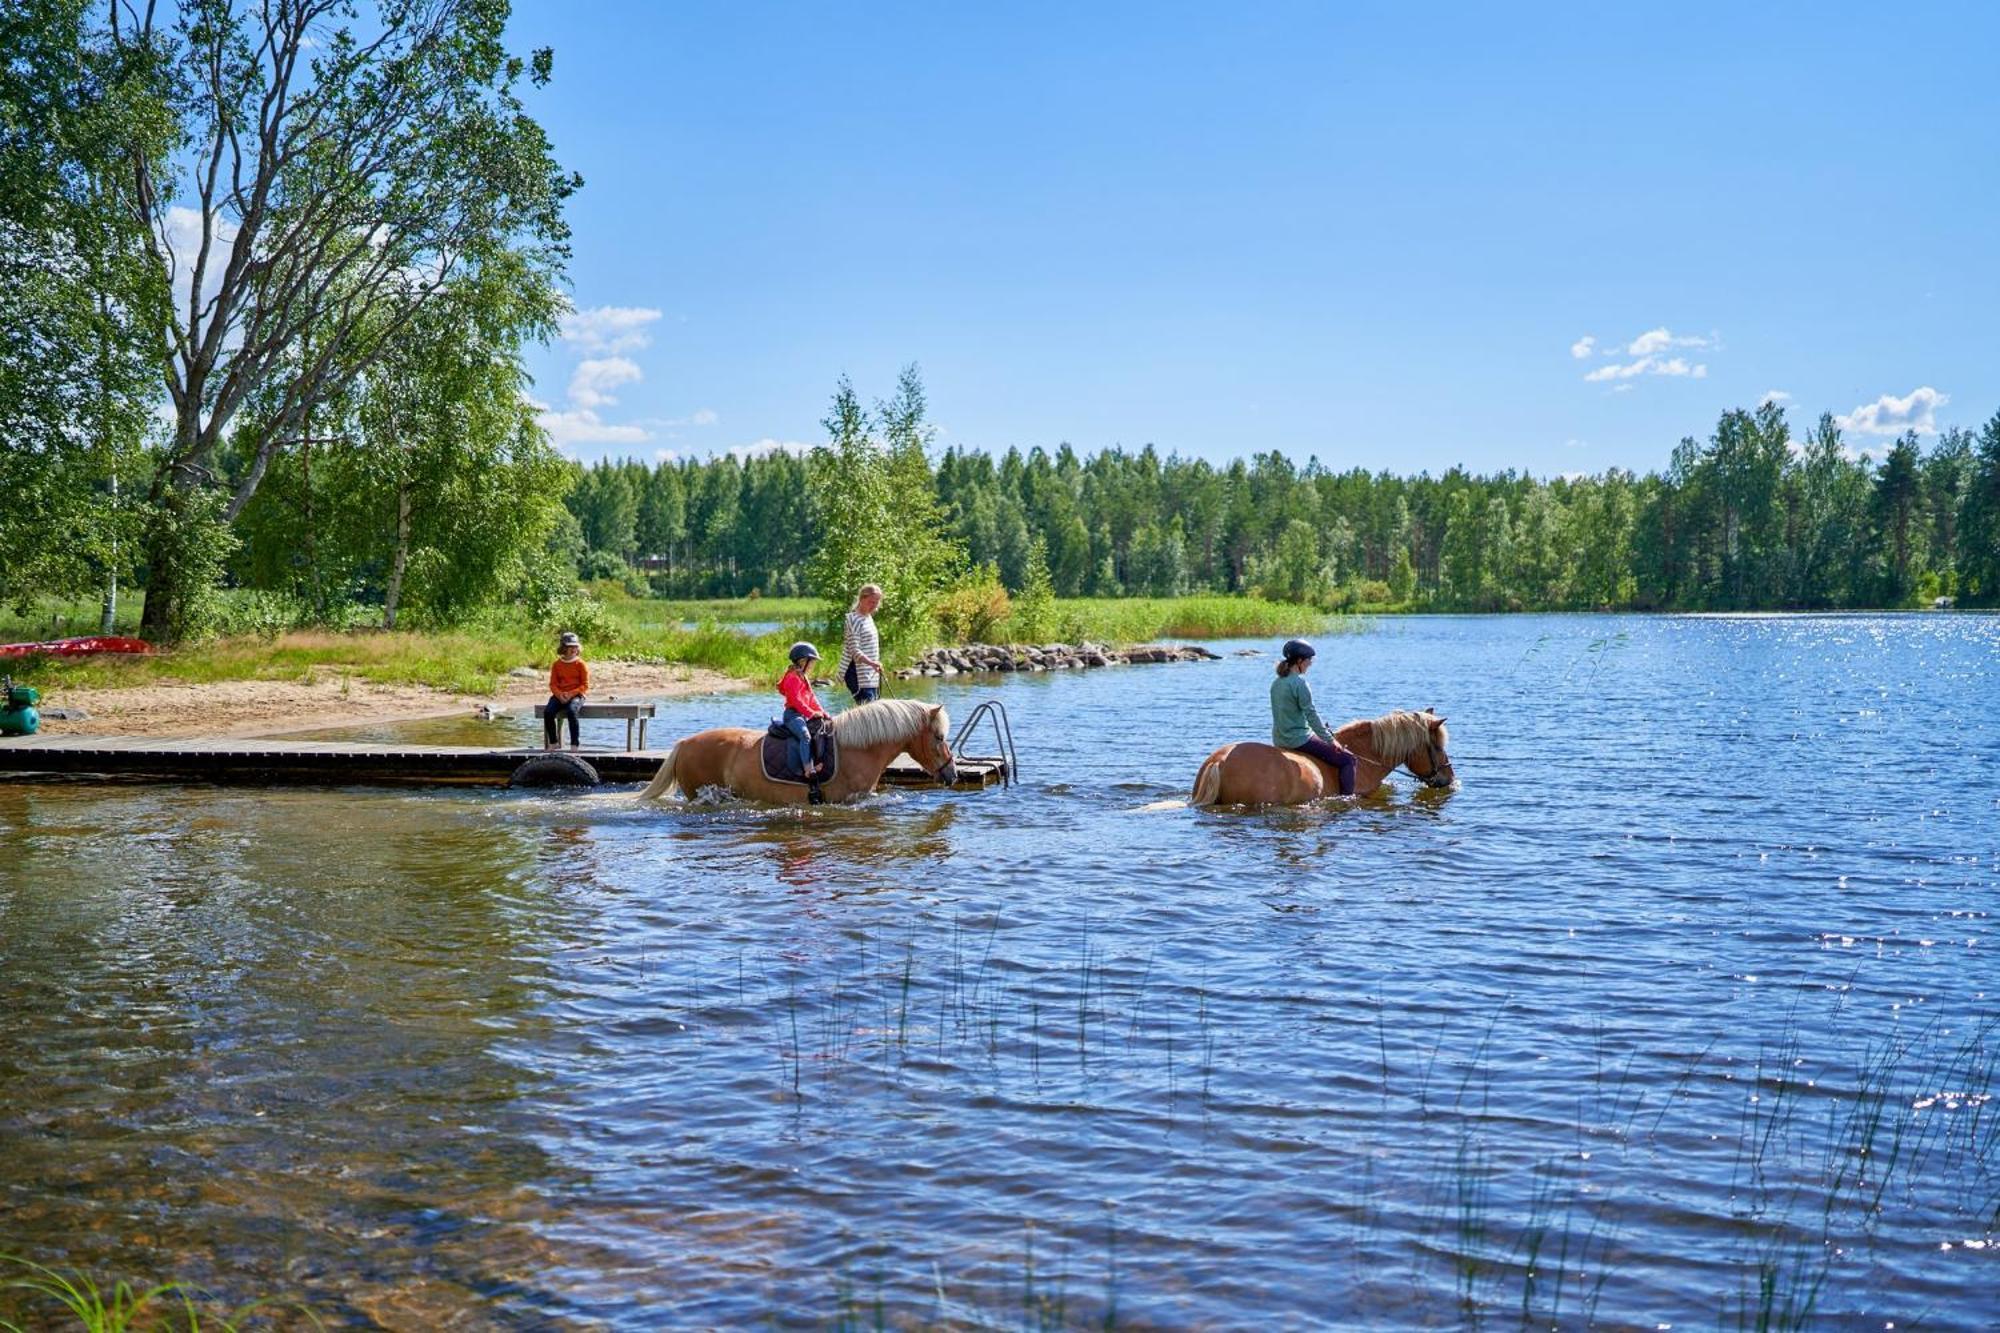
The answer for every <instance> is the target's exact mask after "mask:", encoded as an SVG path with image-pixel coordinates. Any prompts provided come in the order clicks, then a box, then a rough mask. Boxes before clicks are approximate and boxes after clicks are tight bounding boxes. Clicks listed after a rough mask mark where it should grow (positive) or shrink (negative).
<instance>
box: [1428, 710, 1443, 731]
mask: <svg viewBox="0 0 2000 1333" xmlns="http://www.w3.org/2000/svg"><path fill="white" fill-rule="evenodd" d="M1424 711H1425V712H1430V710H1429V709H1425V710H1424ZM1430 716H1431V725H1432V726H1434V727H1441V726H1443V725H1444V723H1445V720H1444V719H1443V718H1441V717H1439V716H1438V715H1437V714H1436V713H1431V715H1430Z"/></svg>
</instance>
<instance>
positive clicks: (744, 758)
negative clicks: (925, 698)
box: [640, 699, 958, 805]
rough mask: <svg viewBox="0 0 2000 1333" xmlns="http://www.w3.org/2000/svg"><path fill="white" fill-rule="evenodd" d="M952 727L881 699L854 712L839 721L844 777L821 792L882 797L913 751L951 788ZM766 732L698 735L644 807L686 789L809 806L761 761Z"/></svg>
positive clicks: (660, 777)
mask: <svg viewBox="0 0 2000 1333" xmlns="http://www.w3.org/2000/svg"><path fill="white" fill-rule="evenodd" d="M950 728H951V719H950V718H949V717H947V716H946V715H945V711H944V709H943V708H941V707H933V706H932V705H930V704H921V703H918V702H917V701H916V700H914V699H877V700H876V701H875V702H873V703H866V704H862V705H861V706H860V707H859V708H850V709H848V710H847V711H846V712H844V713H841V714H839V715H838V716H836V717H835V718H834V719H833V735H834V739H835V741H836V742H837V743H838V744H839V746H840V763H839V771H838V772H836V773H835V774H834V776H833V777H831V778H829V779H828V780H827V781H825V782H823V783H821V784H820V790H821V791H822V792H824V793H825V795H826V799H827V800H828V801H850V800H853V799H854V798H856V797H858V796H866V795H867V794H868V793H869V792H871V791H874V790H875V783H876V781H877V780H878V779H880V778H881V776H882V770H883V769H885V768H887V767H888V766H889V761H890V760H892V759H894V758H895V757H896V756H897V755H899V754H901V753H903V752H904V751H905V750H907V751H909V754H910V758H912V759H914V760H916V761H917V763H918V764H920V765H922V766H923V770H924V772H926V773H929V774H930V775H932V776H933V777H935V778H936V779H937V780H938V781H939V782H942V783H943V784H944V785H945V786H947V787H949V786H951V785H952V784H953V783H955V782H957V781H958V767H957V765H955V764H954V763H953V762H952V758H951V742H950V741H949V740H947V739H946V737H948V736H949V735H950V734H951V731H950ZM763 748H764V729H763V728H762V727H759V728H757V729H756V730H755V731H752V730H751V729H750V728H748V727H715V728H712V729H710V730H708V731H697V732H696V733H695V734H694V735H692V736H688V737H685V738H683V739H682V740H680V741H679V742H677V743H676V744H675V745H674V747H673V748H672V749H671V750H668V751H667V757H666V758H665V759H664V760H662V761H661V762H660V771H659V773H658V774H657V775H656V776H655V777H654V778H653V781H652V783H651V785H649V786H648V787H647V788H646V790H645V791H643V792H641V793H640V799H642V800H648V801H656V800H659V799H660V798H661V797H664V796H669V795H672V794H673V791H674V789H675V788H676V787H678V788H679V789H680V790H681V791H682V792H684V793H686V794H687V795H689V796H693V795H694V794H695V793H696V792H698V791H700V790H701V789H702V788H703V787H722V788H725V789H726V790H728V791H730V792H733V793H734V794H736V795H738V796H741V797H744V798H746V799H748V800H752V801H766V802H769V803H771V804H773V805H803V804H804V803H805V801H806V789H805V788H804V787H803V786H800V785H798V784H796V783H789V782H773V781H771V780H770V779H769V778H767V777H765V776H764V765H763V762H762V761H761V760H760V759H759V757H758V756H759V753H760V752H761V751H762V750H763Z"/></svg>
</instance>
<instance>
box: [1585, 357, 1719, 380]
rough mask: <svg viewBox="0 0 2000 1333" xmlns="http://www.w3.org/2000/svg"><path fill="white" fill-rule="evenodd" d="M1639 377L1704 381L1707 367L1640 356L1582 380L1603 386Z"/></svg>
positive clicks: (1680, 360) (1677, 358)
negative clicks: (1607, 383)
mask: <svg viewBox="0 0 2000 1333" xmlns="http://www.w3.org/2000/svg"><path fill="white" fill-rule="evenodd" d="M1641 375H1665V376H1668V377H1669V378H1673V379H1691V380H1705V379H1707V378H1708V366H1707V365H1706V364H1701V363H1697V364H1693V365H1690V364H1689V363H1688V360H1687V358H1686V357H1679V356H1668V357H1661V356H1642V357H1640V358H1639V359H1638V360H1636V361H1625V362H1613V363H1612V364H1611V365H1608V366H1599V367H1598V368H1597V369H1595V370H1593V371H1591V372H1590V373H1589V374H1588V375H1585V376H1584V377H1583V379H1584V383H1586V384H1603V383H1606V382H1607V381H1614V380H1630V379H1637V378H1638V377H1639V376H1641Z"/></svg>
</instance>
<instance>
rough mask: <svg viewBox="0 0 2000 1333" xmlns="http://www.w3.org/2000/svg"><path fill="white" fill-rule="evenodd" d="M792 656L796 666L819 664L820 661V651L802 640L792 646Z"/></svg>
mask: <svg viewBox="0 0 2000 1333" xmlns="http://www.w3.org/2000/svg"><path fill="white" fill-rule="evenodd" d="M791 656H792V663H793V665H794V666H796V665H797V664H798V663H800V662H817V661H819V649H817V648H815V647H813V646H812V645H811V644H809V643H807V642H806V641H805V640H804V639H801V640H799V641H798V642H797V643H795V644H793V645H792V654H791Z"/></svg>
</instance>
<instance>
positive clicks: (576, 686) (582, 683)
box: [549, 657, 590, 699]
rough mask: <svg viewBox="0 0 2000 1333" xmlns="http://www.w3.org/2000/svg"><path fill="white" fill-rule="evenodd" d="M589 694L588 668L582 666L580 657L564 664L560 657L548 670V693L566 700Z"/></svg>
mask: <svg viewBox="0 0 2000 1333" xmlns="http://www.w3.org/2000/svg"><path fill="white" fill-rule="evenodd" d="M589 692H590V668H589V667H587V666H585V665H584V664H583V659H582V658H581V657H579V658H577V659H576V660H575V661H574V662H565V661H563V660H562V659H561V658H560V657H558V658H557V659H556V662H555V665H554V666H552V667H550V668H549V693H550V694H554V695H558V696H560V697H561V698H564V699H568V698H572V697H573V696H575V695H579V694H588V693H589Z"/></svg>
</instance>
